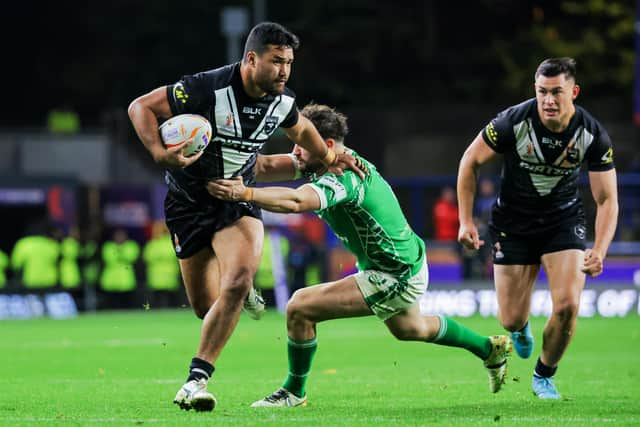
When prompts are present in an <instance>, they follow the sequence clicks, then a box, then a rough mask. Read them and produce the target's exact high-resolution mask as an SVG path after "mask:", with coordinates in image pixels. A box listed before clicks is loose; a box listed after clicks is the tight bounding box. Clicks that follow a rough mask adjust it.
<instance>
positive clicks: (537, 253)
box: [489, 223, 587, 265]
mask: <svg viewBox="0 0 640 427" xmlns="http://www.w3.org/2000/svg"><path fill="white" fill-rule="evenodd" d="M489 231H490V234H491V244H492V248H491V254H492V257H493V263H494V264H502V265H534V264H540V259H541V257H542V255H544V254H548V253H551V252H558V251H563V250H566V249H580V250H584V249H585V238H586V234H587V233H586V227H585V225H584V224H581V223H577V224H576V223H573V224H566V225H563V226H561V227H559V228H557V229H555V230H550V231H545V232H541V233H540V234H532V235H527V236H522V235H517V236H516V235H513V234H510V233H508V232H505V231H502V230H500V229H498V228H496V227H493V226H492V227H490V230H489Z"/></svg>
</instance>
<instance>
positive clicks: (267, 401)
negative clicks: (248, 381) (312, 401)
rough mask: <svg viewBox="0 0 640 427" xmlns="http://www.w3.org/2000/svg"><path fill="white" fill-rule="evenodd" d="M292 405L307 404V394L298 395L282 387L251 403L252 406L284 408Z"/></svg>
mask: <svg viewBox="0 0 640 427" xmlns="http://www.w3.org/2000/svg"><path fill="white" fill-rule="evenodd" d="M292 406H307V396H306V395H305V396H303V397H298V396H296V395H295V394H293V393H289V391H287V390H286V389H284V388H282V387H280V388H279V389H277V390H276V391H274V392H273V393H271V394H270V395H269V396H267V397H265V398H264V399H261V400H258V401H256V402H253V403H252V404H251V407H252V408H278V407H281V408H284V407H292Z"/></svg>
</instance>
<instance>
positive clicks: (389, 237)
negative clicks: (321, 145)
mask: <svg viewBox="0 0 640 427" xmlns="http://www.w3.org/2000/svg"><path fill="white" fill-rule="evenodd" d="M350 154H351V155H353V156H354V157H358V158H360V159H361V160H362V161H363V162H364V163H365V164H366V165H367V168H369V175H367V176H366V178H365V180H364V181H362V180H361V179H360V178H359V177H358V176H357V175H356V174H355V173H354V172H352V171H345V172H344V175H342V176H336V175H334V174H325V175H322V176H320V177H316V178H314V179H313V180H312V181H311V183H310V184H308V185H310V186H311V187H312V188H313V189H314V190H315V191H316V193H317V194H318V196H319V197H320V209H319V210H317V211H316V213H317V214H318V215H319V216H320V218H322V219H323V220H324V221H326V222H327V224H329V226H330V227H331V229H332V230H333V231H334V233H335V234H336V236H337V237H338V238H339V239H340V240H341V241H342V243H343V244H344V245H345V246H346V248H347V249H348V250H349V251H351V252H352V253H353V254H354V255H356V257H357V258H358V263H357V267H358V269H359V270H379V271H383V272H386V273H390V274H393V275H396V276H399V277H404V276H407V275H409V276H412V275H414V274H416V273H418V271H420V268H421V267H422V264H423V258H424V253H425V245H424V242H423V241H422V239H421V238H420V237H418V235H417V234H416V233H414V232H413V230H412V229H411V227H410V226H409V223H408V222H407V219H406V218H405V216H404V214H403V213H402V209H401V208H400V204H399V203H398V199H397V198H396V195H395V194H394V193H393V190H392V189H391V187H390V186H389V184H388V183H387V181H385V179H384V178H383V177H382V175H380V173H378V171H377V169H376V167H375V166H374V165H373V164H372V163H370V162H368V161H367V160H365V159H364V158H362V157H360V156H358V155H357V154H356V153H355V152H353V151H351V152H350Z"/></svg>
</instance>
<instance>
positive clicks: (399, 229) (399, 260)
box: [207, 104, 512, 407]
mask: <svg viewBox="0 0 640 427" xmlns="http://www.w3.org/2000/svg"><path fill="white" fill-rule="evenodd" d="M301 114H302V115H303V116H305V117H307V118H308V119H310V120H311V122H313V124H314V125H315V126H316V128H317V129H318V131H319V132H320V135H321V136H322V137H323V139H324V140H325V142H326V143H327V145H328V146H329V148H331V149H333V150H335V152H336V153H343V152H349V153H350V154H351V155H352V156H353V157H355V158H356V161H357V163H358V164H359V165H361V166H362V167H361V168H360V169H362V170H367V169H368V172H369V173H368V175H366V177H365V179H364V180H363V179H361V178H360V177H359V176H357V175H356V174H354V173H353V172H351V171H345V172H344V173H343V174H342V175H340V176H338V175H336V174H333V173H325V171H326V168H324V167H323V166H322V163H321V162H319V161H317V160H315V159H312V158H311V156H310V154H309V152H308V151H306V150H305V149H303V148H301V147H300V146H297V145H296V146H295V148H294V150H293V153H292V155H290V156H288V155H273V156H261V157H260V158H259V159H258V161H257V163H256V178H257V179H258V180H262V181H266V180H274V179H283V178H285V179H286V178H291V177H292V175H293V174H294V172H298V174H299V173H303V174H305V175H307V176H309V177H310V178H311V180H310V183H307V184H304V185H302V186H300V187H298V188H296V189H293V188H286V187H264V188H253V187H246V186H245V185H244V183H243V180H242V177H236V178H234V179H221V180H216V181H210V182H209V183H208V185H207V189H208V191H209V193H210V194H211V195H213V196H215V197H218V198H221V199H223V200H227V201H236V202H252V203H255V204H256V205H257V206H259V207H261V208H263V209H266V210H269V211H273V212H284V213H293V212H304V211H315V212H316V213H317V214H318V215H319V216H320V217H321V218H322V219H323V220H324V221H326V222H327V224H329V226H330V227H331V228H332V230H333V231H334V233H335V234H336V236H337V237H338V238H339V239H340V240H341V241H342V243H343V244H344V245H345V246H346V247H347V249H349V250H350V251H351V252H352V253H354V254H355V255H356V257H357V259H358V262H357V267H358V272H357V273H355V274H352V275H350V276H347V277H345V278H343V279H340V280H337V281H335V282H330V283H323V284H319V285H316V286H311V287H308V288H304V289H300V290H298V291H296V292H295V293H294V294H293V296H292V297H291V299H290V300H289V303H288V304H287V331H288V336H289V339H288V344H287V345H288V356H289V375H288V376H287V378H286V379H285V381H284V383H283V384H282V387H280V388H278V389H277V390H276V391H275V392H274V393H272V394H271V395H269V396H267V397H265V398H264V399H262V400H259V401H257V402H254V403H253V405H252V406H254V407H277V406H300V405H304V404H306V400H307V395H306V381H307V376H308V375H309V372H310V370H311V363H312V361H313V357H314V354H315V352H316V348H317V339H316V324H317V323H318V322H322V321H325V320H330V319H339V318H346V317H357V316H369V315H376V316H377V317H379V318H380V319H381V320H383V321H384V323H385V324H386V326H387V327H388V328H389V330H390V331H391V333H392V334H393V335H394V336H395V337H396V338H398V339H400V340H406V341H424V342H430V343H435V344H440V345H446V346H452V347H461V348H466V349H467V350H469V351H470V352H472V353H473V354H475V355H476V356H477V357H478V358H480V359H481V360H482V361H484V366H485V367H486V368H487V369H488V372H489V385H490V389H491V391H492V392H494V393H495V392H497V391H498V390H500V387H501V385H502V384H503V382H504V377H505V374H506V363H507V356H508V355H509V354H510V352H511V351H512V342H511V340H510V338H509V337H507V336H504V335H502V336H492V337H487V336H482V335H479V334H477V333H476V332H474V331H472V330H470V329H468V328H466V327H465V326H463V325H461V324H459V323H458V322H456V321H454V320H452V319H449V318H447V317H444V316H428V315H423V314H422V313H421V312H420V308H419V304H418V301H419V299H420V297H421V296H422V295H423V294H424V292H425V291H426V289H427V284H428V268H427V260H426V253H425V244H424V242H423V241H422V239H421V238H420V237H418V235H416V234H415V233H414V232H413V230H412V229H411V227H410V226H409V224H408V223H407V220H406V218H405V216H404V214H403V213H402V210H401V208H400V205H399V203H398V200H397V199H396V196H395V194H394V193H393V190H392V189H391V187H390V186H389V184H388V183H387V182H386V181H385V180H384V178H383V177H382V176H381V175H380V174H379V173H378V171H377V170H376V167H375V166H374V165H373V164H371V163H369V162H368V161H367V160H365V159H364V158H362V157H360V156H358V154H357V153H355V152H353V151H351V150H349V149H348V148H346V147H345V146H344V137H345V136H346V134H347V132H348V128H347V119H346V117H345V116H344V115H343V114H341V113H339V112H337V111H335V110H334V109H332V108H330V107H328V106H325V105H316V104H310V105H307V106H306V107H305V108H304V109H303V110H302V112H301Z"/></svg>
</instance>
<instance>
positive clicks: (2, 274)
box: [0, 250, 9, 288]
mask: <svg viewBox="0 0 640 427" xmlns="http://www.w3.org/2000/svg"><path fill="white" fill-rule="evenodd" d="M7 267H9V257H8V256H7V254H5V253H4V252H2V251H1V250H0V288H4V287H5V286H7V273H6V270H7Z"/></svg>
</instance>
